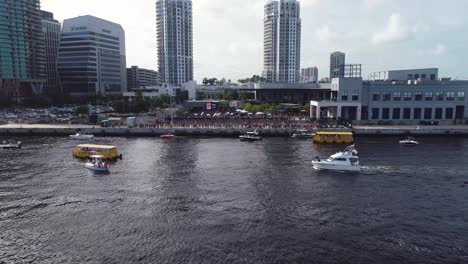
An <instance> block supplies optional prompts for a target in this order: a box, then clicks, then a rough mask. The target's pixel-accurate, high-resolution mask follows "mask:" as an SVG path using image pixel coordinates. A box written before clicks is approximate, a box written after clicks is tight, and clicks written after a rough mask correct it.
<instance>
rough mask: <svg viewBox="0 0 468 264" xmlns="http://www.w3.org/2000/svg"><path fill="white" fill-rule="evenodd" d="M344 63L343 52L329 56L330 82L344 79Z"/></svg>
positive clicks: (344, 56)
mask: <svg viewBox="0 0 468 264" xmlns="http://www.w3.org/2000/svg"><path fill="white" fill-rule="evenodd" d="M345 63H346V55H345V54H344V53H343V52H339V51H336V52H333V53H332V54H330V81H331V79H333V78H342V77H344V71H343V66H344V65H345Z"/></svg>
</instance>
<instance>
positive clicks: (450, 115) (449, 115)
mask: <svg viewBox="0 0 468 264" xmlns="http://www.w3.org/2000/svg"><path fill="white" fill-rule="evenodd" d="M445 119H447V120H451V119H453V108H445Z"/></svg>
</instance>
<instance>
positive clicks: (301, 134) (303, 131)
mask: <svg viewBox="0 0 468 264" xmlns="http://www.w3.org/2000/svg"><path fill="white" fill-rule="evenodd" d="M313 136H315V133H312V132H309V131H307V129H300V130H298V131H297V132H296V133H294V134H292V137H293V138H312V137H313Z"/></svg>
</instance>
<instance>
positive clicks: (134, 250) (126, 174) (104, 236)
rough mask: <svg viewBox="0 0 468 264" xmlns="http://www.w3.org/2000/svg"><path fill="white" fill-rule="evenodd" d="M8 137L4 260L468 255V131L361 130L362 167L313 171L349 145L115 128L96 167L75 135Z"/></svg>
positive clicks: (449, 259) (450, 258) (355, 259)
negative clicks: (411, 139)
mask: <svg viewBox="0 0 468 264" xmlns="http://www.w3.org/2000/svg"><path fill="white" fill-rule="evenodd" d="M22 141H24V142H25V148H24V149H21V150H18V151H4V150H0V201H1V203H0V260H1V261H0V263H2V261H4V262H6V263H18V262H21V263H22V262H35V263H42V262H46V263H136V262H143V263H187V262H192V263H293V262H296V263H310V262H316V263H323V262H327V263H343V262H345V263H359V262H360V263H464V262H466V260H467V258H468V242H467V241H468V240H467V239H466V237H468V226H467V224H466V223H467V222H468V219H467V218H468V209H467V207H466V204H467V202H468V194H467V190H468V182H467V178H466V169H467V165H466V161H467V160H468V140H466V139H460V138H454V139H446V138H422V139H420V141H421V143H422V144H421V145H420V146H418V147H416V148H406V147H402V146H399V145H398V144H397V142H398V138H366V139H358V140H357V142H356V145H357V148H358V150H359V156H360V159H361V163H362V165H363V172H362V173H360V174H347V173H341V172H316V171H314V170H313V169H312V164H311V160H312V159H313V157H315V156H321V157H325V156H329V155H331V154H333V153H335V152H336V151H341V150H342V149H343V148H344V147H345V146H342V145H314V144H313V143H312V142H311V141H310V140H292V139H285V138H267V139H265V141H264V142H256V143H246V142H239V141H238V140H236V139H226V138H224V139H208V138H202V139H191V138H180V139H177V140H174V141H163V140H160V139H159V138H130V139H126V138H105V139H98V140H97V141H96V143H105V144H115V145H117V146H119V151H120V152H121V153H122V154H123V156H124V159H123V160H122V161H118V162H117V163H115V164H114V165H113V166H112V167H111V174H109V175H94V174H92V173H90V172H88V171H86V169H84V167H83V163H82V161H79V160H76V159H73V158H72V156H71V150H72V148H73V146H74V145H75V144H76V142H73V141H70V140H68V139H62V138H31V139H25V140H22Z"/></svg>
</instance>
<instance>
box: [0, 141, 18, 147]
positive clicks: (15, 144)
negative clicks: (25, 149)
mask: <svg viewBox="0 0 468 264" xmlns="http://www.w3.org/2000/svg"><path fill="white" fill-rule="evenodd" d="M21 146H22V143H21V141H17V142H16V141H12V140H10V141H3V142H2V143H0V149H19V148H21Z"/></svg>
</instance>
